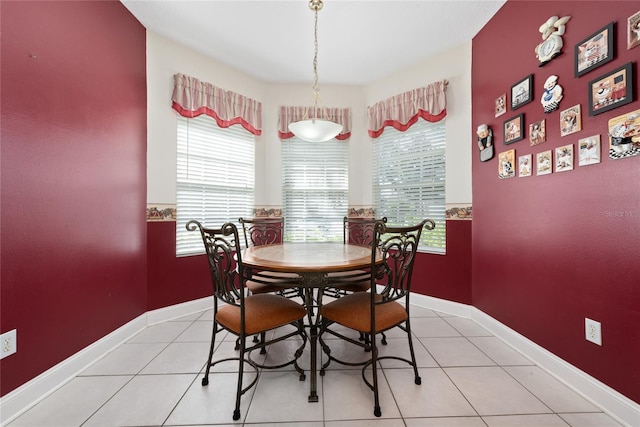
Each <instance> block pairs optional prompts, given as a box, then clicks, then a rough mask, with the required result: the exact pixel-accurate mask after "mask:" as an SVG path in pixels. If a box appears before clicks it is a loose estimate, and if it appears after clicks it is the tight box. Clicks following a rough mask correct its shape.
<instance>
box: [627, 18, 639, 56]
mask: <svg viewBox="0 0 640 427" xmlns="http://www.w3.org/2000/svg"><path fill="white" fill-rule="evenodd" d="M636 46H640V10H639V11H637V12H636V13H634V14H633V15H631V16H630V17H628V18H627V49H632V48H634V47H636Z"/></svg>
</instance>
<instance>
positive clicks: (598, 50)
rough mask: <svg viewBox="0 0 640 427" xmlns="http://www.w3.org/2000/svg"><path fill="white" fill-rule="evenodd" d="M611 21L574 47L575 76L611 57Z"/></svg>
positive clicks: (607, 60)
mask: <svg viewBox="0 0 640 427" xmlns="http://www.w3.org/2000/svg"><path fill="white" fill-rule="evenodd" d="M613 34H614V33H613V22H610V23H609V24H607V25H605V26H604V28H600V29H599V30H598V31H596V32H595V33H593V34H591V35H590V36H589V37H587V38H586V39H584V40H582V41H581V42H580V43H578V44H577V45H576V47H575V49H574V50H575V60H574V63H575V70H574V71H575V76H576V77H579V76H581V75H583V74H586V73H588V72H589V71H591V70H593V69H594V68H598V67H599V66H601V65H603V64H606V63H607V62H609V61H611V60H612V59H613Z"/></svg>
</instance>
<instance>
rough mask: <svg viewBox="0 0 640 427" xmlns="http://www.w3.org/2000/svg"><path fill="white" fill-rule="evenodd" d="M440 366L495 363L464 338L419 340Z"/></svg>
mask: <svg viewBox="0 0 640 427" xmlns="http://www.w3.org/2000/svg"><path fill="white" fill-rule="evenodd" d="M420 342H421V343H422V344H423V345H424V346H425V347H426V348H427V350H428V351H429V353H431V355H433V358H434V359H435V360H436V362H438V363H439V364H440V366H443V367H445V366H447V367H448V366H490V365H495V362H494V361H493V360H491V359H490V358H489V357H487V355H486V354H484V353H483V352H482V351H480V350H479V349H478V348H477V347H476V346H474V345H473V344H472V343H471V342H470V341H469V340H468V339H466V338H420Z"/></svg>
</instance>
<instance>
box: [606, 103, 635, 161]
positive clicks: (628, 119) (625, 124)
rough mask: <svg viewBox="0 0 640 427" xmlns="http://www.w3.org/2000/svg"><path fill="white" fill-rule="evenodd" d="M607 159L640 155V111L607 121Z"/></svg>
mask: <svg viewBox="0 0 640 427" xmlns="http://www.w3.org/2000/svg"><path fill="white" fill-rule="evenodd" d="M608 127H609V142H610V148H609V158H610V159H614V160H615V159H622V158H625V157H631V156H637V155H640V110H635V111H630V112H628V113H626V114H623V115H621V116H618V117H614V118H612V119H611V120H609V126H608Z"/></svg>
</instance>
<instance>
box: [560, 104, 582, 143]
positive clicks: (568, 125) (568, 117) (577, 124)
mask: <svg viewBox="0 0 640 427" xmlns="http://www.w3.org/2000/svg"><path fill="white" fill-rule="evenodd" d="M581 116H582V115H581V108H580V104H578V105H574V106H573V107H571V108H567V109H566V110H563V111H561V112H560V136H567V135H570V134H572V133H576V132H579V131H581V130H582V117H581Z"/></svg>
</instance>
